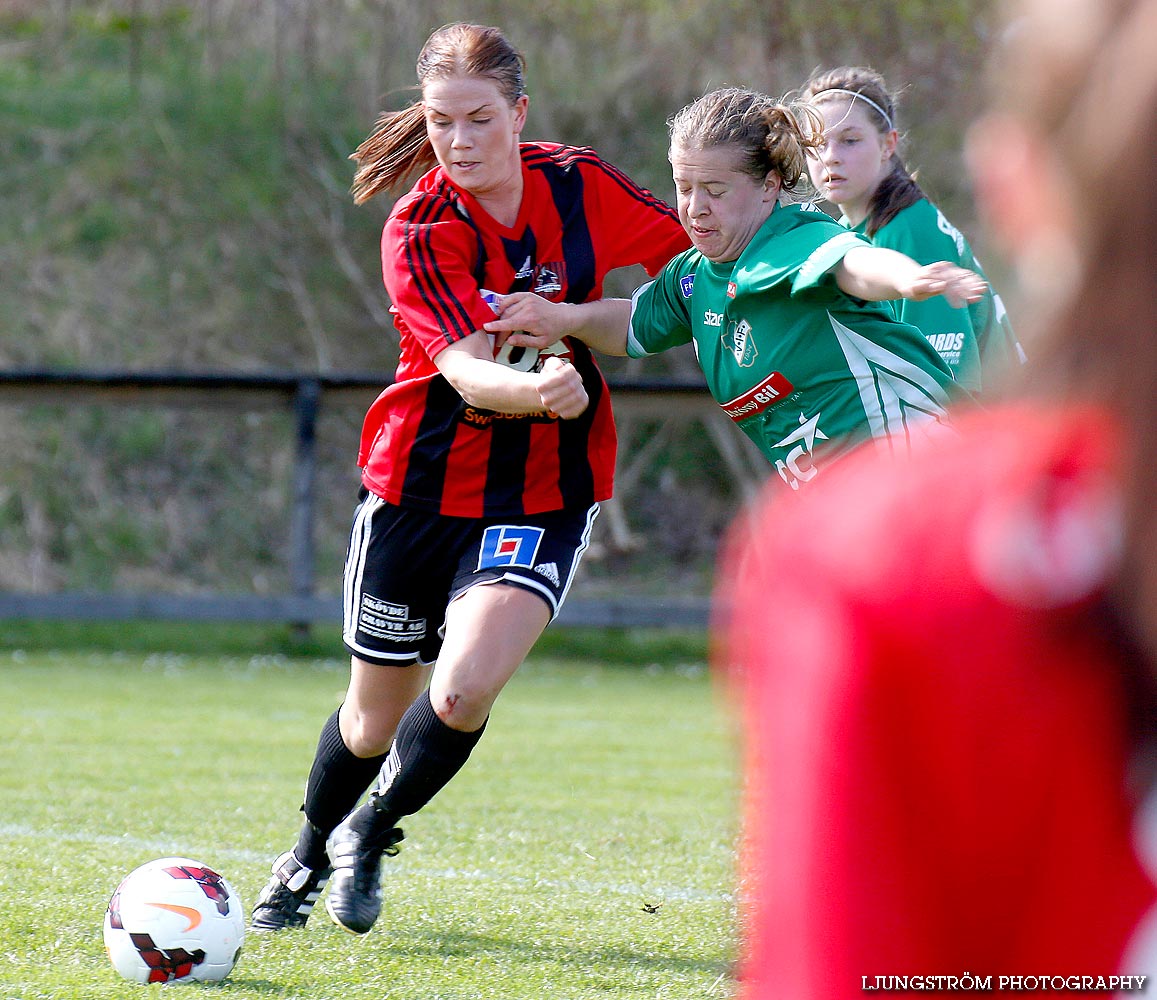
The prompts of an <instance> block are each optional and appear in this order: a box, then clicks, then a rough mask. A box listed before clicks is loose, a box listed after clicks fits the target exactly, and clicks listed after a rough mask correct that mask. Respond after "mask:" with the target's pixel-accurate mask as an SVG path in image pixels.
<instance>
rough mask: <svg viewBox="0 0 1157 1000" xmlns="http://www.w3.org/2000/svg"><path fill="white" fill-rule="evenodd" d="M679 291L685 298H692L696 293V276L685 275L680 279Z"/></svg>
mask: <svg viewBox="0 0 1157 1000" xmlns="http://www.w3.org/2000/svg"><path fill="white" fill-rule="evenodd" d="M679 291H681V292H682V293H683V298H685V299H689V298H691V293H692V292H694V291H695V275H694V274H693V273H692V274H685V275H683V277H681V278H680V279H679Z"/></svg>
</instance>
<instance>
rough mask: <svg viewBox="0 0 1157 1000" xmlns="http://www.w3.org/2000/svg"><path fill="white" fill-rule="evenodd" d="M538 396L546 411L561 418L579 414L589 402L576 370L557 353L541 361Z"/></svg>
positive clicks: (569, 418) (570, 418) (566, 418)
mask: <svg viewBox="0 0 1157 1000" xmlns="http://www.w3.org/2000/svg"><path fill="white" fill-rule="evenodd" d="M538 396H539V399H541V400H542V405H543V407H544V408H545V409H546V410H547V411H549V412H550V413H553V414H555V415H556V416H559V417H561V418H562V419H563V420H573V419H574V418H575V417H577V416H581V415H582V413H583V411H584V410H586V408H587V406H588V404H589V403H590V399H589V397H588V396H587V390H586V387H585V386H584V385H583V380H582V376H581V375H580V374H579V373H578V370H577V369H576V368H575V367H574V365H572V364H571V363H570V362H569V361H567V360H566V359H565V358H560V357H558V356H557V355H551V356H550V357H549V358H547V359H546V361H545V362H544V363H543V366H542V371H541V372H540V373H539V374H538Z"/></svg>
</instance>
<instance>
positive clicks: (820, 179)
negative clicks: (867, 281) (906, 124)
mask: <svg viewBox="0 0 1157 1000" xmlns="http://www.w3.org/2000/svg"><path fill="white" fill-rule="evenodd" d="M801 96H802V99H803V100H804V101H806V102H807V103H808V104H809V105H810V106H811V107H812V108H814V109H815V110H816V111H818V112H819V114H820V115H821V116H822V119H823V123H822V127H821V129H822V133H823V134H822V137H821V141H819V142H817V143H815V144H813V145H812V147H811V148H810V150H809V156H808V169H809V171H810V173H811V179H812V183H813V184H814V186H815V188H816V191H817V192H818V193H819V194H820V196H821V197H822V198H823V199H825V200H826V201H829V202H831V203H832V204H833V205H835V206H836V207H837V208H838V209H839V210H840V212H841V213H842V218H841V221H842V222H843V223H845V224H846V225H847V226H849V227H850V228H851V229H853V230H854V231H855V232H858V233H863V234H864V235H865V236H867V237H868V238H869V239H870V240H871V241H872V242H873V243H874V244H875V245H876V246H880V247H888V248H890V249H892V250H898V251H900V252H901V253H904V254H907V255H908V256H909V257H912V258H913V259H914V260H917V261H920V262H921V263H925V264H927V263H931V262H932V261H934V260H950V261H952V262H953V263H956V264H959V265H960V266H961V267H966V268H968V269H969V270H972V271H976V272H978V273H980V274H983V273H984V272H983V271H982V270H981V268H980V265H979V264H978V263H977V261H976V258H975V257H974V256H973V253H972V248H971V247H970V246H969V243H968V240H967V239H965V237H964V235H963V234H962V233H961V232H960V230H959V229H957V228H956V227H955V226H954V225H953V224H952V223H951V222H949V221H948V218H947V216H945V215H944V213H943V212H942V211H941V210H940V209H939V208H937V206H936V205H934V204H933V203H932V202H931V200H929V198H928V196H927V195H926V194H925V193H924V191H923V190H921V188H920V185H919V184H918V183H917V182H916V178H915V177H914V176H913V175H912V174H911V173H910V172H909V171H908V168H907V167H906V166H905V165H904V161H903V159H902V158H901V156H900V152H899V144H900V132H899V130H898V127H897V120H896V100H895V98H894V97H893V96H892V94H891V92H890V91H889V90H888V88H887V85H886V84H885V82H884V78H883V77H882V76H880V74H879V73H877V72H876V71H875V70H872V69H869V68H866V67H862V66H841V67H839V68H836V69H830V70H825V71H823V72H818V73H816V74H815V75H813V76H812V78H811V79H810V80H809V81H808V82H807V84H806V85H805V86H804V88H803V91H802V95H801ZM893 305H894V306H895V308H896V315H897V316H899V318H900V319H902V320H904V322H906V323H911V324H912V325H913V326H916V327H919V328H920V330H921V332H922V333H923V334H924V336H925V337H927V338H928V342H929V343H930V344H931V345H932V346H933V347H934V348H935V349H936V351H937V353H938V354H940V356H941V357H942V358H943V359H944V361H945V362H946V363H947V364H948V367H949V368H951V369H952V373H953V375H954V376H955V377H956V380H957V381H958V382H960V383H961V385H963V386H964V387H965V388H967V389H968V390H970V391H971V392H973V393H979V392H981V391H982V390H984V389H985V388H986V387H991V384H992V383H993V381H994V379H997V378H999V376H1000V374H1001V373H1002V372H1003V371H1006V370H1007V369H1009V368H1010V367H1014V366H1015V365H1016V364H1018V363H1020V362H1021V361H1023V359H1024V356H1023V354H1022V352H1021V349H1020V345H1019V343H1018V342H1017V340H1016V337H1015V335H1014V334H1013V331H1012V325H1011V324H1010V322H1009V319H1008V314H1007V313H1006V312H1005V309H1004V304H1003V302H1002V301H1001V299H1000V296H999V295H996V294H995V293H994V292H992V291H991V290H989V292H988V293H986V294H985V295H983V296H981V298H979V299H978V300H977V301H975V302H973V303H969V304H968V305H966V306H961V307H955V306H953V305H952V304H951V303H949V302H948V301H946V300H945V299H943V298H939V299H927V300H925V301H922V302H913V301H911V300H907V299H899V300H897V301H895V302H894V303H893Z"/></svg>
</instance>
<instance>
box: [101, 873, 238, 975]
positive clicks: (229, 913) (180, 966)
mask: <svg viewBox="0 0 1157 1000" xmlns="http://www.w3.org/2000/svg"><path fill="white" fill-rule="evenodd" d="M244 939H245V916H244V914H243V912H242V906H241V897H240V896H239V895H238V894H237V892H236V890H235V889H234V888H233V887H232V886H231V885H230V884H229V883H228V882H226V881H225V879H223V878H222V877H221V876H220V875H218V874H217V873H216V872H215V871H213V869H212V868H209V867H208V866H206V865H203V864H201V862H199V861H193V860H191V859H190V858H158V859H157V860H156V861H150V862H148V864H144V865H141V866H140V868H136V869H134V870H133V871H131V872H129V874H128V875H126V876H125V878H124V880H123V881H122V882H121V884H120V885H119V886H118V887H117V890H116V892H114V893H113V896H112V899H111V900H109V904H108V909H107V910H106V911H105V916H104V945H105V949H106V950H107V951H108V957H109V960H110V961H111V962H112V964H113V968H114V969H116V970H117V972H118V973H120V975H121V976H122V977H123V978H125V979H127V980H128V981H129V982H132V983H185V982H190V981H192V980H202V981H211V980H218V979H224V978H225V977H226V976H227V975H229V973H230V972H232V971H233V966H234V965H236V964H237V956H238V955H240V953H241V943H242V942H243V941H244Z"/></svg>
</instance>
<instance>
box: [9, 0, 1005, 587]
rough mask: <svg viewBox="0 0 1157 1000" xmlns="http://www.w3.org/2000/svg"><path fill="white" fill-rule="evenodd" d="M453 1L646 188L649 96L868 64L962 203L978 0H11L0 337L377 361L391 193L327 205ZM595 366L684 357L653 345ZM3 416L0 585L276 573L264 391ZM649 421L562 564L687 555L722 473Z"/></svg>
mask: <svg viewBox="0 0 1157 1000" xmlns="http://www.w3.org/2000/svg"><path fill="white" fill-rule="evenodd" d="M459 18H468V19H471V20H477V21H483V22H488V23H495V24H499V25H501V26H502V27H503V28H504V29H505V30H506V31H507V33H508V34H509V36H510V37H511V38H512V40H513V41H514V42H515V43H516V44H517V45H518V46H520V47H521V48H522V49H523V51H524V52H525V54H526V56H527V58H528V61H529V87H530V91H531V98H532V110H531V120H530V125H529V128H528V130H527V133H526V135H527V137H528V138H551V139H558V140H563V141H567V142H573V143H580V144H590V145H593V146H595V147H596V148H598V149H599V150H600V151H601V152H602V153H604V154H605V155H606V156H608V157H609V158H610V159H612V160H613V161H615V162H617V163H618V164H619V165H621V166H622V167H624V168H625V169H626V170H627V171H628V172H630V173H631V174H633V175H634V176H635V177H636V178H637V179H639V180H640V181H641V182H643V183H644V184H646V185H648V186H650V187H652V188H653V189H654V190H655V191H656V192H657V193H659V194H662V195H664V196H669V187H670V181H669V175H668V172H667V164H666V161H665V155H664V154H665V130H664V120H665V118H666V117H667V116H668V115H669V114H670V113H671V112H672V111H674V110H676V109H677V108H679V107H681V106H682V105H683V104H685V103H686V102H687V101H689V100H691V99H693V98H694V97H696V96H698V95H699V94H700V93H702V92H703V91H704V90H705V89H708V88H710V87H715V86H719V85H724V84H745V85H751V86H755V87H758V88H762V89H765V90H768V91H770V92H774V93H784V92H786V91H789V90H790V89H791V88H793V87H796V86H798V85H799V84H801V83H802V82H803V80H804V79H805V78H806V76H807V74H808V73H809V72H810V71H811V70H812V69H814V68H816V67H817V66H820V65H825V64H835V63H843V62H853V63H870V64H872V65H874V66H876V67H877V68H878V69H880V70H881V71H882V72H883V73H884V74H885V75H886V76H887V77H888V78H889V80H890V81H892V82H893V83H894V85H897V86H900V87H901V88H902V95H901V108H902V112H901V117H902V120H903V124H904V127H905V128H906V129H907V131H908V133H909V136H910V140H911V142H910V150H909V155H908V158H909V162H910V164H911V165H915V166H918V167H919V168H920V170H921V175H920V176H921V181H922V182H923V183H924V184H925V186H926V188H927V189H928V190H929V192H930V193H931V194H932V195H933V197H934V198H936V199H937V200H938V201H939V202H941V204H942V205H943V206H944V207H945V208H946V210H947V211H948V212H949V214H950V215H951V216H953V218H954V220H955V221H956V222H957V223H958V224H959V225H961V226H962V227H963V228H964V229H965V230H966V231H969V230H970V225H971V220H972V213H971V208H970V204H969V201H968V191H967V188H966V186H965V183H964V179H963V172H962V170H961V168H960V162H959V155H960V141H961V135H962V131H963V128H964V127H965V125H966V124H967V122H968V121H969V120H970V118H971V117H972V115H973V113H974V112H975V110H976V107H977V96H976V95H977V94H978V93H979V90H980V87H979V83H978V78H979V66H980V63H981V60H982V59H983V56H984V53H985V51H986V49H987V48H988V47H990V46H991V44H993V39H992V37H991V31H992V27H991V25H992V19H991V15H990V12H989V4H988V3H987V2H982V0H939V2H936V3H930V2H916V0H892V2H887V3H870V4H864V3H859V2H851V0H847V2H845V0H829V2H824V3H816V2H815V0H728V2H721V0H708V2H700V0H694V2H692V0H665V2H661V0H565V2H564V0H539V2H537V3H535V4H526V3H514V2H509V0H508V2H497V0H477V2H473V3H462V2H446V0H428V2H424V3H421V4H418V3H414V2H412V0H341V2H338V0H328V2H327V0H183V2H178V0H92V2H84V0H7V2H6V3H5V4H4V5H3V6H2V7H0V368H6V369H15V368H45V367H47V368H67V369H71V368H99V369H121V368H127V369H135V370H158V369H192V370H196V371H264V370H268V369H291V370H296V371H322V372H334V371H375V372H380V373H381V374H382V376H383V378H385V377H388V374H389V373H390V372H392V370H393V366H394V362H395V359H396V339H395V336H394V333H393V330H392V327H391V325H390V323H389V321H388V316H387V308H388V302H387V300H386V297H385V293H384V291H383V289H382V288H381V282H380V277H379V264H378V260H377V241H378V234H379V230H380V226H381V222H382V220H383V219H384V217H385V215H386V213H387V211H388V209H389V202H388V200H387V199H385V198H380V199H378V200H377V201H376V203H374V204H372V205H370V206H368V207H363V208H360V209H358V208H355V207H354V206H353V204H352V202H351V201H350V199H349V197H348V195H347V189H348V185H349V181H350V177H351V173H352V170H351V168H352V164H350V162H349V161H348V159H347V156H348V153H349V152H350V151H351V150H352V149H353V148H354V146H355V145H356V144H357V142H358V141H359V140H360V139H361V138H362V136H363V135H364V134H365V133H366V132H367V131H368V129H369V127H370V125H371V124H372V121H373V119H374V117H375V115H376V113H377V112H378V111H379V110H380V109H381V108H383V107H386V106H395V105H397V104H400V103H403V102H406V101H408V100H410V99H411V98H412V96H413V95H412V91H411V90H410V89H409V88H410V87H411V85H412V84H413V81H414V69H413V65H414V58H415V55H416V53H417V50H418V49H419V47H420V45H421V43H422V41H423V40H424V39H425V37H426V36H427V35H428V33H429V31H430V30H431V29H432V28H434V27H436V26H437V25H439V24H441V23H444V22H446V21H449V20H455V19H459ZM970 235H973V236H975V234H973V233H971V232H970ZM639 276H640V275H636V274H625V275H623V276H622V278H621V279H620V280H619V282H618V284H617V285H614V286H612V291H619V292H621V291H625V290H627V289H628V288H629V287H630V286H631V285H632V284H633V282H634V281H636V280H637V279H638V277H639ZM607 368H608V369H609V370H611V371H613V372H618V373H621V374H638V375H641V374H646V375H648V376H658V375H669V376H671V377H678V378H686V377H690V376H693V374H694V363H693V360H692V359H691V358H690V357H689V356H688V355H686V354H683V353H680V352H672V353H671V354H670V355H669V356H665V357H663V358H662V359H656V360H653V361H649V362H647V363H646V365H645V367H640V366H639V365H638V363H608V365H607ZM366 402H368V399H367V400H366ZM361 415H362V409H361V407H360V406H359V407H358V408H357V409H350V410H348V411H341V412H338V411H329V412H326V413H325V414H324V420H323V425H322V427H321V430H320V435H321V436H320V442H321V449H320V450H321V453H322V456H323V461H324V463H325V472H324V477H325V479H324V481H325V482H326V484H327V489H326V491H325V496H324V497H323V498H322V500H323V505H322V506H323V509H322V523H321V524H320V525H319V542H320V545H321V548H322V567H323V575H328V578H329V579H330V580H331V581H332V586H333V587H335V588H336V586H337V582H338V575H339V567H340V560H341V550H342V547H343V545H344V537H345V532H346V530H347V527H348V519H349V512H350V510H351V508H352V502H353V493H354V488H355V485H356V470H355V469H354V468H353V458H354V452H355V448H356V444H355V442H356V433H357V428H358V424H359V421H360V418H361ZM0 420H3V422H4V426H5V433H4V435H3V436H2V440H0V467H2V468H3V470H4V471H3V472H2V473H0V586H2V587H9V588H13V589H20V590H27V589H32V590H54V589H64V588H81V589H105V588H119V589H149V588H166V589H173V590H178V591H181V590H189V591H191V590H199V589H207V588H216V589H226V590H228V589H234V588H239V589H243V590H256V591H278V590H284V589H285V570H284V566H285V561H286V560H285V546H286V539H287V526H288V514H287V496H288V490H289V468H290V459H291V439H290V438H291V436H290V432H289V427H290V424H289V418H288V416H286V415H281V414H270V413H241V414H236V413H220V412H214V411H197V412H189V411H180V412H178V411H172V410H149V409H143V408H118V409H116V410H110V409H108V408H104V407H100V406H95V407H94V406H78V405H75V404H72V403H70V402H68V401H66V400H60V399H45V400H44V404H43V405H38V406H35V407H29V406H27V405H19V406H17V405H15V404H11V403H6V402H4V400H3V397H0ZM665 426H666V425H665V422H664V421H662V420H655V421H637V422H634V423H632V424H631V425H630V426H626V427H624V428H623V430H624V434H623V437H624V448H623V451H624V460H625V461H629V460H631V459H632V457H634V456H638V455H640V454H642V455H643V457H644V459H645V461H641V462H640V463H638V464H637V466H636V468H634V469H633V471H632V473H631V475H630V476H629V477H627V479H626V480H625V481H624V483H625V485H624V493H625V501H624V503H623V505H622V507H621V508H620V510H619V511H618V513H617V515H616V516H614V517H612V518H609V519H608V518H604V519H603V525H604V526H603V527H602V528H601V530H602V531H603V536H602V537H601V539H600V541H601V543H602V544H601V547H600V550H599V552H598V553H596V555H600V554H601V556H602V561H601V562H599V561H596V563H595V564H594V565H592V566H591V568H590V571H589V572H588V574H587V579H586V581H584V583H583V584H582V586H584V587H599V586H603V587H607V586H622V585H632V584H634V585H639V586H645V587H652V588H654V587H670V586H673V585H678V586H681V587H694V588H698V589H702V588H703V587H704V586H705V572H706V570H707V568H708V567H709V566H710V560H711V553H712V552H713V551H714V547H715V542H716V539H717V537H718V535H719V532H720V531H721V530H722V529H723V526H724V525H725V524H726V523H727V522H728V520H729V519H730V517H731V515H732V513H733V512H734V510H735V508H736V506H737V505H738V504H739V502H740V501H741V499H742V490H739V489H737V488H735V486H734V485H733V484H732V483H731V482H730V480H731V478H733V476H734V470H733V469H731V470H729V468H728V467H727V465H726V464H725V463H723V462H722V461H721V460H720V457H719V454H718V451H717V448H716V446H715V444H713V443H712V441H711V440H710V438H709V437H708V436H707V435H706V434H704V433H703V429H702V428H701V427H697V426H690V427H683V428H679V429H678V430H677V432H675V433H672V432H671V431H670V428H669V427H667V431H666V433H665V434H664V427H665ZM612 528H615V529H616V530H614V531H612V530H611V529H612Z"/></svg>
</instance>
